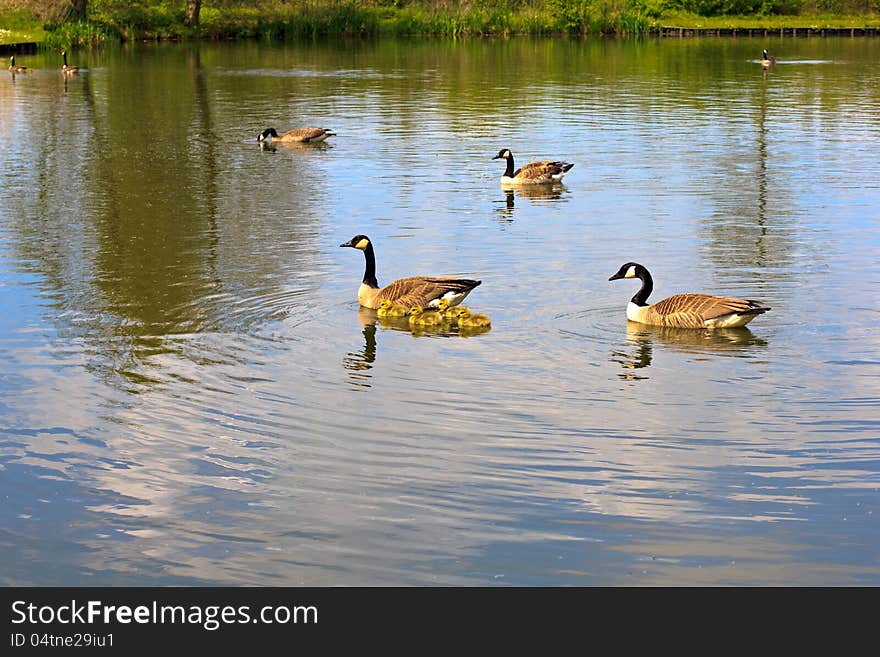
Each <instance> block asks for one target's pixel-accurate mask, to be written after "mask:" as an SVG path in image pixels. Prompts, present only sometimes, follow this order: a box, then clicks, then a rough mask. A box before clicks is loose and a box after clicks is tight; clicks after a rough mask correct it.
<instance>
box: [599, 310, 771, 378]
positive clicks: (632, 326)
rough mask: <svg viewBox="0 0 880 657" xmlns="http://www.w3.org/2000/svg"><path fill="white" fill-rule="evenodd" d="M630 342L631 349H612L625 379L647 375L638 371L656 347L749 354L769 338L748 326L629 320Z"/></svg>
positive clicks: (709, 353)
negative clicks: (701, 326)
mask: <svg viewBox="0 0 880 657" xmlns="http://www.w3.org/2000/svg"><path fill="white" fill-rule="evenodd" d="M626 337H627V342H628V345H627V346H631V347H632V349H627V350H620V349H615V350H612V351H611V358H610V360H611V362H613V363H618V364H619V365H620V366H621V367H622V368H623V369H624V370H626V371H625V372H623V373H621V374H618V376H619V377H620V378H621V379H624V380H626V381H634V380H635V381H637V380H642V379H647V378H648V376H646V375H645V373H642V374H638V373H637V372H635V370H642V369H645V368H647V367H649V366H650V365H651V361H652V358H653V352H654V349H655V348H656V347H662V348H666V349H669V350H671V351H675V352H679V353H684V354H693V355H700V356H725V357H739V358H750V357H752V356H753V355H754V348H755V347H765V346H766V345H767V341H766V340H764V339H763V338H759V337H757V336H756V335H755V334H754V333H752V332H751V331H750V330H749V329H748V328H747V327H745V326H743V327H741V328H727V329H714V330H703V329H682V328H674V327H670V326H650V325H648V324H639V323H638V322H627V325H626Z"/></svg>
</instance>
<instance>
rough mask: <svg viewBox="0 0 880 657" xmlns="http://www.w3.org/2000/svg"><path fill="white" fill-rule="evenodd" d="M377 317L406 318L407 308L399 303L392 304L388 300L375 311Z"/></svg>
mask: <svg viewBox="0 0 880 657" xmlns="http://www.w3.org/2000/svg"><path fill="white" fill-rule="evenodd" d="M376 315H377V316H378V317H406V316H407V315H409V308H407V307H406V306H404V305H401V304H399V303H394V302H393V301H391V300H390V299H385V300H384V301H383V302H382V303H380V304H379V307H378V308H377V309H376Z"/></svg>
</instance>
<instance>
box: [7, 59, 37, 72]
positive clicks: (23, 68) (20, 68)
mask: <svg viewBox="0 0 880 657" xmlns="http://www.w3.org/2000/svg"><path fill="white" fill-rule="evenodd" d="M32 70H33V69H30V68H28V67H27V66H20V65H18V64H16V63H15V55H12V57H10V58H9V71H10V72H11V73H30V72H31V71H32Z"/></svg>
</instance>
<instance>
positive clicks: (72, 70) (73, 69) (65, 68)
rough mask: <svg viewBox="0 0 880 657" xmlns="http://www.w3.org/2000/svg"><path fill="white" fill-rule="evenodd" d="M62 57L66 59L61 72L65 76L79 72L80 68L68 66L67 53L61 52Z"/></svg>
mask: <svg viewBox="0 0 880 657" xmlns="http://www.w3.org/2000/svg"><path fill="white" fill-rule="evenodd" d="M61 57H63V58H64V64H63V65H62V66H61V72H62V73H63V74H64V75H73V74H74V73H78V72H79V66H68V65H67V51H66V50H62V51H61Z"/></svg>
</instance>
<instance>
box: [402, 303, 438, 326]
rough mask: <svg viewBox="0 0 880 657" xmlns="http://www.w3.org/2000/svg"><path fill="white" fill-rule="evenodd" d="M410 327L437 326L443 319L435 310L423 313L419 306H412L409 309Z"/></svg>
mask: <svg viewBox="0 0 880 657" xmlns="http://www.w3.org/2000/svg"><path fill="white" fill-rule="evenodd" d="M409 323H410V326H439V325H441V324H442V323H443V317H442V316H441V315H440V313H438V312H437V311H435V310H432V311H431V312H427V313H426V312H425V309H424V308H422V307H421V306H413V307H412V308H410V309H409Z"/></svg>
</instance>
